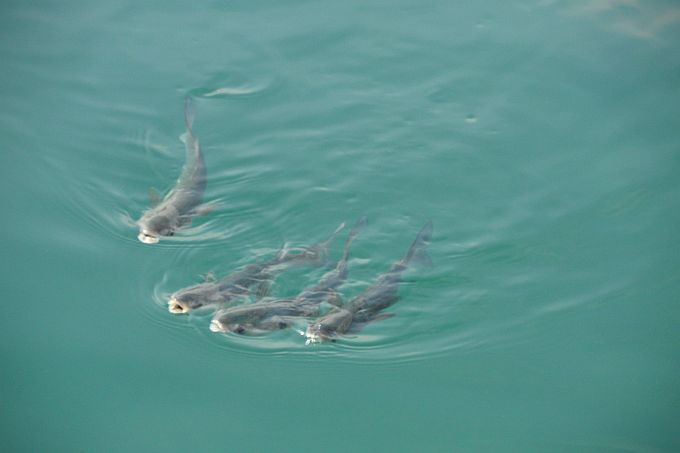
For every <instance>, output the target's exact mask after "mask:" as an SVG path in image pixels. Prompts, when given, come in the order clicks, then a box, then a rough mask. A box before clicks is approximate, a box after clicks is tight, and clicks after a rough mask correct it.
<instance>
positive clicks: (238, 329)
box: [236, 326, 246, 333]
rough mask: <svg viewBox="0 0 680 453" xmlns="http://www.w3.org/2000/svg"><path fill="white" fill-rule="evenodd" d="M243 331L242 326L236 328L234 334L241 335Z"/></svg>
mask: <svg viewBox="0 0 680 453" xmlns="http://www.w3.org/2000/svg"><path fill="white" fill-rule="evenodd" d="M245 331H246V329H245V327H243V326H238V327H237V328H236V333H243V332H245Z"/></svg>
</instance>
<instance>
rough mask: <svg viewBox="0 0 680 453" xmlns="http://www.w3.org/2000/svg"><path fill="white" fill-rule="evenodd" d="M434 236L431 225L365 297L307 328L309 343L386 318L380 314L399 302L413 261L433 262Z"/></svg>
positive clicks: (363, 295)
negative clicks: (431, 243) (403, 279)
mask: <svg viewBox="0 0 680 453" xmlns="http://www.w3.org/2000/svg"><path fill="white" fill-rule="evenodd" d="M431 235H432V222H427V223H426V224H425V226H423V228H422V229H421V230H420V232H419V233H418V235H417V236H416V239H415V240H414V241H413V244H411V247H409V249H408V251H407V252H406V255H404V257H403V258H402V259H400V260H399V261H397V262H395V263H394V264H393V265H392V266H391V267H390V269H389V270H388V271H387V272H385V273H383V274H381V275H380V276H378V278H376V280H375V282H374V283H373V284H372V285H371V286H369V287H368V288H366V289H365V290H364V291H363V292H362V293H361V294H359V295H358V296H356V297H355V298H353V299H352V300H351V301H349V302H348V303H347V304H345V305H343V306H342V307H338V308H335V309H334V310H332V311H331V312H329V313H328V314H327V315H325V316H323V317H322V318H320V319H318V320H317V321H316V322H314V323H312V324H311V325H310V326H309V327H308V328H307V331H306V333H305V336H306V337H307V343H315V342H320V341H326V340H333V339H334V338H335V337H337V336H338V335H342V334H344V333H346V332H347V331H348V330H349V329H350V328H351V327H352V325H353V324H359V323H366V322H370V321H372V320H375V319H379V318H380V317H383V315H381V314H380V312H381V311H382V310H384V309H385V308H387V307H389V306H391V305H393V304H394V303H395V302H397V301H398V300H399V294H398V289H399V283H400V282H401V276H402V273H403V272H404V270H406V269H407V268H408V266H409V264H410V263H411V261H412V260H413V259H414V258H420V259H423V260H429V257H428V256H427V253H426V252H425V248H426V246H427V241H428V240H429V238H430V236H431Z"/></svg>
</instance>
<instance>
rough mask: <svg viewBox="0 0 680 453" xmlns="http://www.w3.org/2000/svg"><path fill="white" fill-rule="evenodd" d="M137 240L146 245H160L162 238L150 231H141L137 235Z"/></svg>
mask: <svg viewBox="0 0 680 453" xmlns="http://www.w3.org/2000/svg"><path fill="white" fill-rule="evenodd" d="M137 239H139V240H140V241H142V242H143V243H145V244H158V242H159V241H160V238H159V236H158V235H155V234H153V233H151V232H149V231H148V230H140V231H139V234H138V235H137Z"/></svg>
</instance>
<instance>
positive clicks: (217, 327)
mask: <svg viewBox="0 0 680 453" xmlns="http://www.w3.org/2000/svg"><path fill="white" fill-rule="evenodd" d="M223 330H224V329H223V327H222V323H221V322H219V321H218V320H217V319H213V320H212V321H210V331H211V332H222V331H223Z"/></svg>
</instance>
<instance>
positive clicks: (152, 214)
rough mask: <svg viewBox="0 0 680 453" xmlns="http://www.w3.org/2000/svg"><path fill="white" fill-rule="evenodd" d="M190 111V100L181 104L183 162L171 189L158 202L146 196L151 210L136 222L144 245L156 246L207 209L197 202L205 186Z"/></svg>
mask: <svg viewBox="0 0 680 453" xmlns="http://www.w3.org/2000/svg"><path fill="white" fill-rule="evenodd" d="M194 116H195V115H194V108H193V103H192V101H191V98H189V97H187V98H186V99H185V101H184V122H185V125H186V129H187V130H186V133H185V134H184V135H183V141H184V144H185V145H186V163H185V164H184V169H183V170H182V174H181V175H180V177H179V179H178V180H177V183H176V184H175V187H173V188H172V190H170V192H168V194H167V195H166V196H165V198H163V199H162V200H159V197H158V195H156V194H154V193H150V195H151V208H150V209H148V210H147V211H146V212H145V213H144V215H142V217H141V218H140V219H139V221H138V222H137V224H138V225H139V235H138V236H137V238H138V239H139V240H140V241H142V242H144V243H145V244H156V243H157V242H158V241H160V239H161V236H173V235H174V234H175V231H176V230H177V229H178V228H180V227H182V226H184V225H187V224H189V223H191V218H192V217H194V216H196V215H200V214H203V213H205V212H207V211H208V210H209V208H206V207H204V206H203V207H202V206H200V205H201V201H202V198H203V192H204V191H205V187H206V170H205V162H204V160H203V154H202V153H201V147H200V146H199V144H198V138H196V136H194V134H193V131H192V126H193V123H194Z"/></svg>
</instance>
